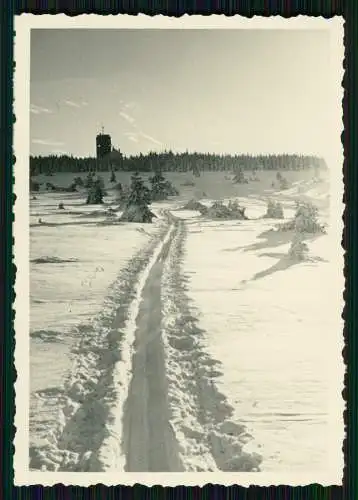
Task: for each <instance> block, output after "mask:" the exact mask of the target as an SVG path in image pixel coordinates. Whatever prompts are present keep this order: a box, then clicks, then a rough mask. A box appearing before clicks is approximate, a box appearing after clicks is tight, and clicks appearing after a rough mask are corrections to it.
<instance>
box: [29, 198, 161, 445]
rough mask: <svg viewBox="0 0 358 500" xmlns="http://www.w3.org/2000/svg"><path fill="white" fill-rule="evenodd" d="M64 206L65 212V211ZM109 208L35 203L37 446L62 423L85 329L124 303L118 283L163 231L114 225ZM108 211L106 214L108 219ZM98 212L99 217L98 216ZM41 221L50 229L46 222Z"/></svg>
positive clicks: (79, 201) (33, 428) (73, 201)
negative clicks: (114, 291)
mask: <svg viewBox="0 0 358 500" xmlns="http://www.w3.org/2000/svg"><path fill="white" fill-rule="evenodd" d="M59 201H64V202H65V207H66V210H58V208H57V207H58V203H59ZM104 211H105V208H104V207H99V208H98V207H93V206H91V207H89V206H86V205H83V195H82V196H81V195H80V194H78V195H77V196H74V195H72V194H70V195H66V194H63V193H61V194H55V195H54V194H52V193H51V194H41V195H37V199H36V200H32V201H31V205H30V226H31V227H30V229H31V230H30V287H31V288H30V289H31V292H30V339H31V340H30V386H31V404H30V446H31V449H32V450H33V449H38V448H41V447H43V446H44V445H45V446H46V445H47V444H48V440H49V436H48V433H49V430H50V431H51V430H52V429H53V428H54V427H56V422H57V421H58V418H59V409H60V408H59V398H60V397H61V395H62V393H63V390H64V382H65V379H66V377H67V376H68V374H69V373H70V372H71V370H72V365H73V362H74V360H73V355H72V354H71V350H72V349H73V348H74V346H75V345H77V343H78V342H79V341H80V340H81V337H82V336H83V335H84V334H86V329H88V328H90V325H91V324H92V323H93V322H94V321H95V320H98V318H100V315H101V314H102V315H103V312H104V311H105V310H108V312H109V314H110V313H111V311H114V310H115V309H116V308H117V307H118V304H117V302H116V297H113V296H111V288H110V287H111V285H112V284H113V283H114V282H115V280H116V278H117V276H118V274H119V273H120V271H121V270H123V269H125V268H126V267H127V266H128V263H129V262H130V260H131V259H132V258H133V256H134V255H136V254H137V252H139V251H140V249H141V248H143V246H145V245H148V242H150V241H151V239H152V238H153V237H154V236H155V235H156V234H160V231H161V230H162V229H163V228H162V224H161V222H160V221H159V222H158V223H154V224H151V225H149V224H147V225H145V224H137V225H121V226H118V225H111V224H103V225H102V224H101V223H104V222H105V221H107V222H108V217H106V216H105V214H104ZM99 212H102V215H101V213H99ZM91 214H92V215H91ZM39 218H41V219H42V220H43V223H41V224H39V223H38V219H39Z"/></svg>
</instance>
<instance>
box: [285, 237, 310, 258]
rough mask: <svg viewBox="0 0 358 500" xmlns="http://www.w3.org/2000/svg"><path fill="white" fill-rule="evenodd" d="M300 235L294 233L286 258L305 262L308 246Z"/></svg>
mask: <svg viewBox="0 0 358 500" xmlns="http://www.w3.org/2000/svg"><path fill="white" fill-rule="evenodd" d="M302 238H303V237H302V234H301V233H296V234H295V235H294V237H293V239H292V243H291V247H290V249H289V251H288V256H289V257H290V258H291V259H294V260H305V259H306V258H307V255H308V246H307V244H306V243H305V242H304V241H303V239H302Z"/></svg>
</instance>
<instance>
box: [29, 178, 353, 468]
mask: <svg viewBox="0 0 358 500" xmlns="http://www.w3.org/2000/svg"><path fill="white" fill-rule="evenodd" d="M289 174H290V173H287V176H288V178H289V179H290V176H289ZM219 175H220V174H219ZM260 175H261V174H260ZM292 175H293V174H292ZM294 175H296V174H294ZM305 175H306V174H305ZM175 176H176V177H175ZM174 177H175V178H177V182H178V184H177V185H178V187H179V186H180V185H181V184H179V180H180V182H182V181H183V176H179V175H177V174H173V178H174ZM184 177H185V176H184ZM273 178H274V173H270V175H266V173H265V174H264V173H262V179H263V180H262V185H261V186H260V189H259V192H255V189H256V191H257V189H258V184H256V185H255V184H254V183H252V184H249V185H246V186H242V185H233V184H232V183H229V181H228V180H225V181H224V180H223V179H222V182H221V183H220V182H217V180H215V179H218V177H217V174H212V173H208V174H207V175H206V174H205V176H203V177H202V178H200V179H195V182H196V183H197V184H198V185H199V184H200V183H201V185H200V188H199V186H197V187H196V188H194V189H195V191H194V192H195V193H196V192H198V193H202V195H203V192H204V191H205V194H206V196H207V197H203V198H202V199H200V196H198V199H200V202H202V203H204V204H206V205H209V204H210V203H212V202H213V201H214V200H216V199H222V200H223V201H224V203H226V202H228V201H229V200H230V199H234V198H236V199H238V200H239V202H240V204H241V205H242V206H244V207H246V214H247V215H248V217H249V218H250V219H251V220H247V221H245V220H240V221H217V220H216V221H213V220H207V219H206V218H205V217H202V216H200V213H199V212H195V211H187V210H180V207H181V206H183V205H184V203H185V201H187V200H188V199H192V198H193V192H192V191H190V189H187V193H184V195H181V197H178V198H174V199H173V200H169V201H167V202H161V203H156V204H153V206H152V207H151V208H152V210H153V212H154V213H155V214H156V215H157V216H158V218H157V219H155V222H154V224H123V223H120V222H119V221H118V216H119V215H120V212H118V211H117V212H112V213H109V210H108V209H109V208H112V209H114V208H115V203H112V200H111V198H110V197H107V198H106V199H105V202H106V203H105V205H103V206H87V205H85V204H84V202H83V194H81V193H74V194H72V193H56V194H54V193H39V194H36V198H37V199H34V200H31V202H30V237H31V247H30V254H31V255H30V260H31V262H30V270H31V275H30V284H31V288H30V289H31V297H30V301H31V308H30V310H31V318H30V338H31V340H30V351H31V353H30V361H31V363H30V364H31V367H30V369H31V397H30V469H31V470H52V471H71V472H78V471H88V472H89V471H93V472H100V471H112V472H114V471H124V470H126V469H125V467H126V457H125V451H124V449H123V425H124V423H123V414H124V412H125V410H124V405H125V403H126V401H128V398H129V387H130V384H131V381H132V379H133V376H134V374H133V373H132V369H133V366H132V363H133V353H134V352H135V349H136V348H135V332H136V328H138V325H137V323H136V322H137V317H138V313H139V309H140V303H141V298H142V297H141V294H142V291H143V288H144V287H145V285H146V282H147V281H148V276H149V275H150V272H151V269H152V268H153V266H154V265H155V264H156V263H157V262H158V256H159V261H163V269H162V274H161V284H160V287H161V304H162V311H161V314H162V317H161V341H162V343H163V346H164V358H165V376H166V381H164V380H161V381H160V385H161V386H163V387H164V386H165V384H167V391H168V398H167V404H168V407H169V410H170V411H169V417H170V422H169V423H170V426H171V428H172V430H173V433H174V436H175V439H176V442H177V444H178V450H179V451H178V455H179V456H178V457H177V459H178V463H179V462H180V467H182V469H183V470H185V471H188V472H190V471H192V472H208V471H218V470H221V471H252V472H255V471H258V470H261V471H263V472H271V471H274V472H280V471H281V472H284V471H287V470H290V471H291V470H294V471H297V472H307V468H308V467H309V470H310V471H312V470H317V471H322V470H327V469H330V470H331V469H332V470H333V471H334V472H335V473H336V472H337V470H338V471H339V470H340V469H341V468H342V453H341V446H342V438H343V429H342V428H341V427H340V426H339V425H338V424H340V423H341V414H342V411H343V407H342V400H341V397H340V391H341V390H342V387H341V381H342V373H341V371H342V362H341V348H342V322H341V318H340V315H341V310H340V307H341V304H342V291H343V276H342V275H341V272H340V270H339V266H340V265H341V263H340V262H338V264H337V260H336V253H337V242H336V241H334V234H333V233H332V234H331V232H330V231H328V234H327V235H320V236H319V237H316V238H310V239H308V241H307V243H308V246H309V258H308V260H306V261H303V262H294V261H290V260H288V259H287V252H288V250H289V247H290V244H291V241H292V236H293V235H292V234H290V233H288V232H286V233H283V232H281V233H277V232H273V231H272V229H273V228H275V227H276V226H277V224H278V223H279V222H280V221H277V220H269V219H262V216H263V215H264V214H265V212H266V208H267V201H268V199H270V198H272V199H274V200H275V201H280V203H282V205H283V208H284V213H285V218H286V219H287V218H291V217H292V216H293V214H294V211H295V208H294V202H295V201H296V200H297V199H305V200H314V201H315V202H316V204H317V205H318V206H319V208H320V213H321V215H322V216H323V220H324V221H327V220H328V204H329V196H328V194H327V192H328V188H327V185H326V184H324V183H322V182H320V183H318V182H316V181H314V180H312V179H311V180H309V179H305V180H304V181H303V180H297V179H296V177H294V176H293V177H292V182H291V184H290V187H289V189H287V190H283V191H277V190H276V189H275V188H273V187H272V185H271V183H272V179H273ZM66 179H67V178H66ZM213 180H214V182H213ZM225 182H226V184H227V185H225ZM63 184H64V185H68V184H69V182H68V180H64V181H63ZM185 189H186V188H185ZM185 189H184V188H182V189H181V191H185ZM245 190H246V191H245ZM231 195H232V196H231ZM230 196H231V197H230ZM60 202H63V203H64V206H65V210H60V209H59V208H58V204H59V203H60ZM166 210H171V211H172V214H173V215H174V217H175V218H178V219H179V220H180V222H179V224H178V225H177V226H176V229H175V230H174V229H173V226H172V227H170V225H169V224H168V221H166V219H165V218H162V214H163V212H164V211H166ZM39 219H41V220H39ZM172 237H173V238H172ZM171 239H173V241H171V242H170V241H169V240H171ZM167 242H169V243H170V245H169V246H168V252H167V253H165V256H166V257H165V258H163V257H160V255H162V253H161V252H162V250H163V247H165V245H166V244H167ZM158 269H160V266H159V268H158V267H157V271H156V272H157V273H158V272H160V271H158ZM337 270H338V271H337ZM153 279H156V278H155V276H154V278H153ZM156 289H157V288H156ZM142 328H143V325H142ZM158 345H159V344H158ZM323 345H324V346H325V349H322V346H323ZM159 373H160V374H162V371H161V369H160V370H159ZM158 382H159V381H158ZM132 398H133V396H132ZM166 432H168V430H167V429H166ZM134 433H135V430H134ZM133 442H134V443H135V442H136V440H135V439H134V441H133ZM174 448H175V446H174V447H173V449H172V450H171V452H173V453H176V451H175V452H174V451H173V450H174ZM131 452H132V454H133V453H135V450H132V451H131ZM141 453H142V450H141ZM154 456H155V454H154ZM173 463H175V460H174V462H173Z"/></svg>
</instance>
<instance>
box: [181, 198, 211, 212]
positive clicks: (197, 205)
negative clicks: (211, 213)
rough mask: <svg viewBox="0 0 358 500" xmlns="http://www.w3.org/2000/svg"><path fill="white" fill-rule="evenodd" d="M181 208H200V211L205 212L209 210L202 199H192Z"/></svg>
mask: <svg viewBox="0 0 358 500" xmlns="http://www.w3.org/2000/svg"><path fill="white" fill-rule="evenodd" d="M181 210H198V211H199V212H201V211H204V212H205V211H206V210H207V207H206V206H205V205H203V204H202V203H200V201H197V200H190V201H188V203H186V204H185V205H184V206H183V207H182V208H181Z"/></svg>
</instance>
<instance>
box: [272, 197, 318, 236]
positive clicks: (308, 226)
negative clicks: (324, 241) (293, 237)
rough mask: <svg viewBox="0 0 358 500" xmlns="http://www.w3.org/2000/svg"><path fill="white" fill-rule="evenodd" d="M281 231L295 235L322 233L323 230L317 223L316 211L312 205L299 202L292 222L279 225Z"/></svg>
mask: <svg viewBox="0 0 358 500" xmlns="http://www.w3.org/2000/svg"><path fill="white" fill-rule="evenodd" d="M280 229H281V230H283V231H296V232H297V233H324V232H325V228H324V226H323V225H322V224H320V223H319V221H318V209H317V207H315V206H314V205H313V204H312V203H309V202H302V201H299V202H297V204H296V213H295V216H294V218H293V220H291V221H288V222H286V223H284V224H281V226H280Z"/></svg>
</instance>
